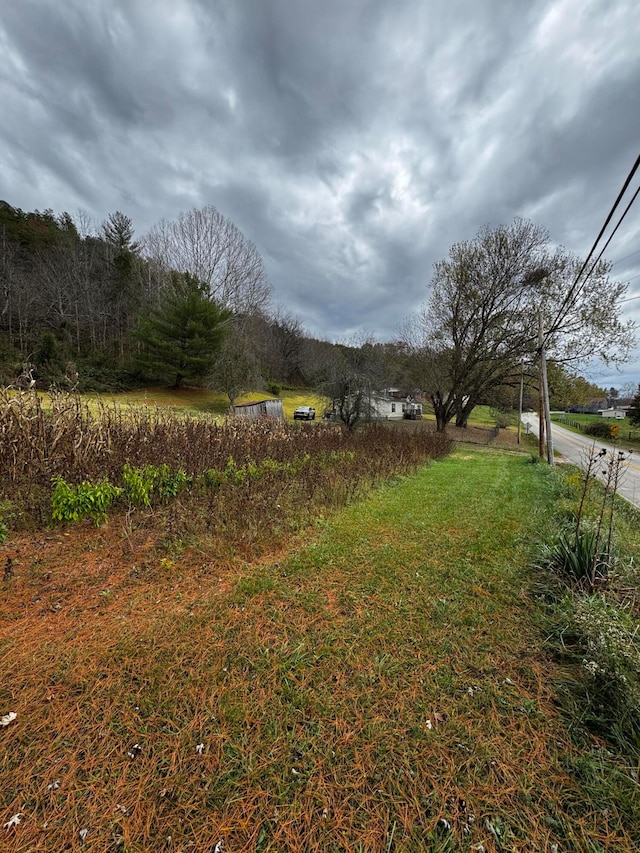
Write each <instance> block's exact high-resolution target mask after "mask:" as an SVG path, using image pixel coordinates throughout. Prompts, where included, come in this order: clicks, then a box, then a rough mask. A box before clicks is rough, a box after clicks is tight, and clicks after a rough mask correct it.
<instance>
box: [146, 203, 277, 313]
mask: <svg viewBox="0 0 640 853" xmlns="http://www.w3.org/2000/svg"><path fill="white" fill-rule="evenodd" d="M144 250H145V254H146V255H147V256H148V257H149V258H150V259H152V260H154V261H156V262H157V263H159V264H161V265H162V266H163V267H164V268H165V269H166V270H167V271H169V270H176V271H178V272H188V273H190V274H191V275H193V276H195V277H196V278H197V279H198V281H203V282H205V283H206V284H207V287H208V292H209V297H210V298H211V299H212V300H215V301H216V302H218V303H219V304H220V305H222V306H223V307H225V308H229V309H231V310H232V311H234V312H235V313H252V312H254V311H257V310H260V309H263V308H265V307H266V305H267V303H268V301H269V297H270V295H271V288H270V285H269V283H268V282H267V277H266V273H265V269H264V264H263V261H262V258H261V257H260V254H259V252H258V250H257V249H256V247H255V246H254V245H253V243H251V242H250V241H249V240H247V238H246V237H245V236H244V234H243V233H242V232H241V231H240V229H239V228H237V227H236V226H235V225H234V224H233V222H231V221H230V220H229V219H227V218H226V217H225V216H223V215H222V214H221V213H220V212H219V211H218V210H216V208H215V207H212V206H211V205H209V206H208V207H204V208H202V209H201V210H197V209H194V210H191V211H189V212H188V213H181V214H180V215H179V216H178V218H177V219H176V220H174V221H173V222H167V221H166V220H164V219H163V220H161V221H160V222H159V223H158V224H157V225H156V226H154V228H152V229H151V231H150V232H149V234H148V235H147V237H146V238H145V240H144Z"/></svg>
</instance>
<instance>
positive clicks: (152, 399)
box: [85, 388, 329, 418]
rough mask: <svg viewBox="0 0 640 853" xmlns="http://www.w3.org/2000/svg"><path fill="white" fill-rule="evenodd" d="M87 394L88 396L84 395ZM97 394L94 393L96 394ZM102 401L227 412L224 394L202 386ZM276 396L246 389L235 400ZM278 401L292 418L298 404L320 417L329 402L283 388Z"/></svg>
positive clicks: (112, 396) (108, 397)
mask: <svg viewBox="0 0 640 853" xmlns="http://www.w3.org/2000/svg"><path fill="white" fill-rule="evenodd" d="M85 396H87V397H89V396H90V395H85ZM96 396H97V395H96ZM100 398H101V399H103V400H112V401H114V402H116V403H122V404H124V405H129V404H131V405H146V406H161V407H165V406H166V407H171V408H173V409H175V410H176V411H179V412H200V413H207V414H213V415H219V416H223V415H226V414H227V413H228V411H229V400H228V398H227V397H226V396H225V395H224V394H220V393H218V392H216V391H209V390H207V389H205V388H185V389H177V390H176V389H175V388H152V389H149V388H147V389H144V390H142V391H129V392H126V393H120V394H101V395H100ZM267 399H276V398H275V397H274V395H273V394H269V393H268V392H266V391H249V392H247V393H246V394H243V395H242V396H241V397H239V398H238V399H237V400H236V402H237V403H248V402H250V401H251V400H267ZM279 399H281V400H282V408H283V409H284V415H285V418H293V413H294V411H295V409H297V408H298V406H314V407H315V409H316V412H317V417H318V418H321V417H322V414H323V412H324V411H325V409H326V408H327V407H328V405H329V401H328V400H326V399H325V398H323V397H319V396H318V395H317V394H315V393H314V392H312V391H305V390H293V391H292V390H287V389H283V390H282V391H281V392H280V394H279Z"/></svg>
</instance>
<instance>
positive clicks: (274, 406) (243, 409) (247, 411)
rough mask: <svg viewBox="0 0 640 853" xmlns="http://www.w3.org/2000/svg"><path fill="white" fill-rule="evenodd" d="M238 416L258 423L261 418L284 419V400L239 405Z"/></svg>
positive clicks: (237, 405)
mask: <svg viewBox="0 0 640 853" xmlns="http://www.w3.org/2000/svg"><path fill="white" fill-rule="evenodd" d="M236 415H237V416H238V417H239V418H248V419H249V420H252V421H256V420H258V418H261V417H265V416H266V417H268V418H277V419H279V420H283V419H284V410H283V408H282V400H254V401H252V402H251V403H237V404H236Z"/></svg>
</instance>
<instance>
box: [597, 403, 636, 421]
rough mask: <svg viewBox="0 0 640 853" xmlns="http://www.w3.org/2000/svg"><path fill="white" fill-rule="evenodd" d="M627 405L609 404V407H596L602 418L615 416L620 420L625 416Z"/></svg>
mask: <svg viewBox="0 0 640 853" xmlns="http://www.w3.org/2000/svg"><path fill="white" fill-rule="evenodd" d="M628 411H629V406H611V408H609V409H598V414H599V415H600V417H603V418H615V419H616V420H617V421H622V420H624V418H626V417H627V412H628Z"/></svg>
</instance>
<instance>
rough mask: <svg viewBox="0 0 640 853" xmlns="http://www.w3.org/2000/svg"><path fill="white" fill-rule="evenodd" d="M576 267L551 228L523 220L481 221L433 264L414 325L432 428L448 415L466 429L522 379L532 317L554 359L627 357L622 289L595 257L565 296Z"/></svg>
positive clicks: (532, 342) (531, 352)
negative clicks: (488, 401) (492, 224)
mask: <svg viewBox="0 0 640 853" xmlns="http://www.w3.org/2000/svg"><path fill="white" fill-rule="evenodd" d="M577 269H578V260H577V259H576V258H573V257H572V256H570V255H568V253H566V252H565V251H564V250H563V249H556V250H555V251H551V249H550V247H549V235H548V233H547V232H546V231H545V230H544V229H543V228H540V227H539V226H537V225H534V224H533V223H532V222H529V221H527V220H524V219H516V220H514V222H513V223H512V224H511V225H509V226H502V225H501V226H498V227H497V228H489V227H485V228H483V229H481V231H480V232H479V233H478V235H477V236H476V237H475V239H474V240H471V241H465V242H462V243H456V244H454V245H453V246H452V247H451V249H450V250H449V258H448V259H447V260H444V261H440V262H438V263H436V265H435V270H434V276H433V279H432V293H431V298H430V300H429V302H428V304H427V306H426V308H425V309H424V310H423V312H422V314H421V315H420V317H419V326H420V327H421V329H422V348H423V351H424V360H425V365H426V368H427V379H426V383H425V384H427V386H428V387H429V389H430V394H431V402H432V404H433V408H434V412H435V415H436V421H437V428H438V429H439V430H444V429H445V428H446V426H447V424H448V423H449V421H450V420H451V419H452V418H453V417H454V416H455V418H456V425H458V426H465V425H466V422H467V419H468V417H469V414H470V412H471V411H472V410H473V408H474V406H476V405H478V404H479V403H481V402H484V401H485V398H487V397H488V396H489V395H490V393H491V392H493V391H494V389H495V388H497V387H500V386H504V385H509V384H515V383H516V382H518V381H519V377H520V375H521V370H522V364H523V362H529V363H530V362H533V361H534V360H535V358H536V357H537V355H538V353H539V351H540V344H539V338H538V330H537V328H538V323H541V325H542V326H543V327H544V329H545V334H544V345H545V348H546V352H547V355H548V356H551V357H553V358H554V359H555V360H556V361H557V362H563V363H564V362H568V361H579V360H585V359H587V358H590V357H593V356H599V357H600V358H602V359H604V360H607V361H619V360H624V359H625V358H626V357H627V356H628V352H629V348H630V345H631V342H632V341H633V329H632V327H631V326H630V325H625V324H623V323H622V322H621V321H620V320H619V311H620V299H621V296H622V294H623V293H624V285H619V284H617V283H615V282H610V281H609V279H608V276H607V273H608V266H607V265H606V264H602V263H600V265H599V266H598V267H597V268H596V269H595V270H594V271H593V273H592V275H591V277H590V278H589V279H588V280H587V281H586V282H585V283H584V285H583V286H582V287H580V288H578V289H574V291H573V293H572V292H571V291H572V288H571V283H572V282H573V280H574V278H575V275H576V271H577ZM567 294H570V295H571V298H570V299H567V298H566V297H567Z"/></svg>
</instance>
